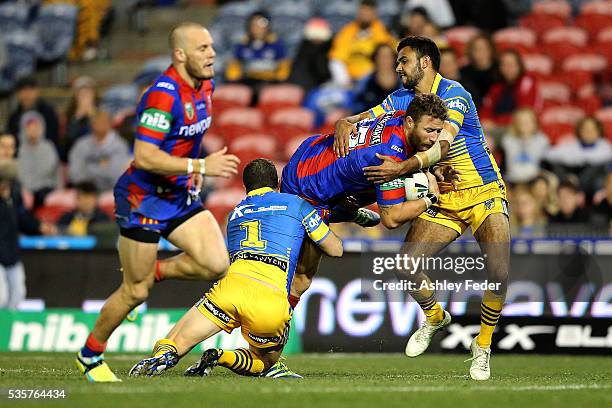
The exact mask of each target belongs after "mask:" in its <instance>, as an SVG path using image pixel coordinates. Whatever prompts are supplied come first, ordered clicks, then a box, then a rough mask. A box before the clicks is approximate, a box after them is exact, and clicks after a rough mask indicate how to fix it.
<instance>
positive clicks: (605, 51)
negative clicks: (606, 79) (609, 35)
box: [588, 41, 612, 71]
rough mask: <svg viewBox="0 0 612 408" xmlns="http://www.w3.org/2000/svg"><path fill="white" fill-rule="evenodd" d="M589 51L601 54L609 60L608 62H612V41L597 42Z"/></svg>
mask: <svg viewBox="0 0 612 408" xmlns="http://www.w3.org/2000/svg"><path fill="white" fill-rule="evenodd" d="M588 52H589V53H592V54H600V55H602V56H604V57H605V58H606V59H607V60H608V63H610V62H612V41H611V42H607V43H606V42H603V43H595V44H593V45H591V46H589V47H588ZM608 71H609V70H608Z"/></svg>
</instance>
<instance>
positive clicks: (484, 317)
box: [476, 290, 506, 348]
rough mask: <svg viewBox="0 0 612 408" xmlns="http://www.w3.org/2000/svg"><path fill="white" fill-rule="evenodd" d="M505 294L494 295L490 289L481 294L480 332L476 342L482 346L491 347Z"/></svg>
mask: <svg viewBox="0 0 612 408" xmlns="http://www.w3.org/2000/svg"><path fill="white" fill-rule="evenodd" d="M505 299H506V295H505V294H504V295H496V294H495V293H493V292H491V291H490V290H487V291H485V293H484V294H483V295H482V303H481V304H480V333H479V334H478V337H476V343H477V344H478V345H479V346H480V347H483V348H488V347H491V338H492V337H493V331H494V330H495V326H497V322H498V321H499V316H500V315H501V311H502V308H503V306H504V300H505Z"/></svg>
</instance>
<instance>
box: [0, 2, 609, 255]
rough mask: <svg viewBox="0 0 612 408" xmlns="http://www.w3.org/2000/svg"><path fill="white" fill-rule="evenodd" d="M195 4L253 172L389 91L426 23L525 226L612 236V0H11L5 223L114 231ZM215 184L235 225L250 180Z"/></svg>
mask: <svg viewBox="0 0 612 408" xmlns="http://www.w3.org/2000/svg"><path fill="white" fill-rule="evenodd" d="M182 20H195V21H198V22H200V23H203V24H205V25H207V26H208V27H209V28H210V31H211V33H212V35H213V38H214V40H215V49H216V52H217V61H216V91H215V94H214V99H213V106H214V113H213V125H212V127H211V129H210V130H209V131H208V133H207V134H206V136H205V138H204V144H205V148H206V149H207V150H208V151H209V152H212V151H216V150H218V149H219V148H221V147H223V146H224V145H227V146H229V149H230V152H231V153H233V154H236V155H238V156H239V157H240V158H241V160H242V165H241V168H240V170H242V168H243V167H244V165H245V164H246V163H247V162H248V161H250V160H251V159H253V158H256V157H261V156H264V157H269V158H271V159H274V160H275V162H276V163H277V164H278V168H279V170H280V169H282V166H283V165H284V163H286V161H287V160H288V158H289V157H290V156H291V154H292V153H293V152H294V151H295V149H296V147H297V146H298V145H299V143H300V142H301V141H302V140H303V139H304V138H305V137H307V136H309V135H312V134H316V133H320V132H321V133H323V132H327V133H329V132H333V129H334V123H335V121H336V120H337V119H338V118H340V117H343V116H346V115H347V114H350V113H357V112H362V111H364V110H366V109H368V108H370V107H372V106H375V105H377V104H378V103H380V102H381V101H382V100H383V99H384V98H385V97H386V96H387V95H388V94H389V93H391V92H392V91H394V90H395V89H397V88H398V87H399V86H400V83H399V81H398V77H397V75H396V73H395V58H396V54H395V46H396V44H397V41H398V39H401V38H402V37H403V36H406V35H424V36H428V37H430V38H432V39H433V40H434V41H435V42H436V43H437V44H438V46H439V47H440V49H441V51H442V60H441V68H440V71H441V74H442V75H443V76H445V77H447V78H450V79H454V80H457V81H459V82H460V83H461V84H463V86H464V87H465V88H466V89H467V90H468V91H469V92H470V93H471V94H472V97H473V99H474V101H475V103H476V105H477V107H478V110H479V114H480V119H481V123H482V125H483V128H484V130H485V134H486V137H487V143H488V145H489V148H490V149H491V151H492V152H493V154H494V156H495V158H496V160H497V162H498V164H499V166H500V168H501V169H502V173H503V175H504V177H505V180H506V182H507V184H508V192H509V200H510V208H511V228H512V233H513V236H514V237H515V238H521V237H523V238H529V237H577V236H585V237H598V236H611V235H612V146H611V144H610V143H611V141H612V68H611V67H612V64H611V63H612V1H604V0H594V1H589V0H571V1H568V0H565V1H564V0H542V1H537V0H377V1H375V0H325V1H323V0H299V1H297V0H257V1H231V2H227V1H214V0H208V1H207V0H200V1H171V0H167V1H161V0H157V1H156V0H127V1H114V2H113V1H110V0H70V1H69V0H48V1H47V0H8V1H6V0H5V1H0V134H1V135H0V214H1V217H0V220H1V221H0V235H5V236H7V234H9V232H10V231H17V230H18V231H20V232H21V233H24V234H45V235H55V234H66V235H75V236H83V235H91V234H94V235H96V234H102V235H103V234H115V231H114V230H113V227H112V218H113V196H112V191H111V190H112V186H113V184H114V182H115V181H116V179H117V178H118V177H119V176H120V174H121V173H122V172H123V171H124V169H125V168H126V166H127V164H128V163H129V161H130V160H131V156H130V155H131V146H132V143H133V139H134V131H135V113H134V112H135V107H136V104H137V102H138V98H139V96H140V95H141V93H142V92H143V90H145V89H146V88H147V86H149V85H150V84H151V82H152V81H153V80H154V79H155V78H156V77H157V76H158V75H159V74H160V73H161V72H162V71H163V70H164V69H165V68H166V67H167V66H168V65H169V63H170V60H169V56H168V54H169V53H168V52H167V49H166V35H167V33H168V31H169V29H170V27H171V26H172V25H173V24H175V23H176V22H178V21H182ZM204 194H205V199H206V206H207V207H208V208H209V209H210V210H211V211H212V212H213V214H214V215H215V216H216V217H217V219H218V220H219V221H220V222H221V223H222V224H224V223H225V218H226V215H227V213H228V211H230V210H231V209H232V208H233V206H234V205H235V204H236V203H237V202H238V201H240V200H241V199H242V198H243V196H244V191H243V190H242V187H241V180H240V178H235V179H232V180H218V181H210V180H209V181H208V183H207V189H206V191H205V192H204ZM9 214H11V216H10V217H9ZM337 230H338V232H339V234H341V235H342V236H343V237H345V238H346V237H358V238H362V237H365V238H386V237H391V236H401V235H402V233H403V232H402V230H399V231H393V233H391V232H389V231H386V230H384V229H383V228H382V227H381V228H380V229H378V228H374V229H368V230H364V229H361V228H353V227H352V226H349V225H340V226H337ZM7 231H8V232H7ZM391 234H393V235H391ZM2 252H4V251H0V257H10V250H9V251H8V255H7V254H2ZM0 261H1V262H0V263H3V264H10V259H0ZM7 262H9V263H7Z"/></svg>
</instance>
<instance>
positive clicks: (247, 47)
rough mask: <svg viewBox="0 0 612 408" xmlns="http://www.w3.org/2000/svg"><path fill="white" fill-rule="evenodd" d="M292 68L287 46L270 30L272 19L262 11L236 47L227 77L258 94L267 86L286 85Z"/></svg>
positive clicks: (248, 22)
mask: <svg viewBox="0 0 612 408" xmlns="http://www.w3.org/2000/svg"><path fill="white" fill-rule="evenodd" d="M290 66H291V62H290V61H289V59H288V58H287V50H286V48H285V44H284V43H283V41H282V40H281V39H279V38H278V36H277V35H276V34H275V33H273V32H272V31H271V30H270V18H269V17H268V15H267V14H265V13H263V12H261V11H258V12H255V13H253V14H252V15H251V16H250V17H249V18H248V20H247V34H246V35H245V37H244V38H243V39H242V41H241V42H240V43H239V44H237V45H236V46H235V47H234V54H233V57H232V58H231V59H230V61H229V62H228V66H227V69H226V71H225V77H226V79H227V80H228V81H236V82H242V83H244V84H247V85H249V86H251V87H253V89H254V90H255V91H256V92H257V91H258V90H259V88H260V87H261V86H262V85H264V84H266V83H271V82H278V81H285V80H286V79H287V77H288V76H289V69H290Z"/></svg>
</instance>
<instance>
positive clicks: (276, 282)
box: [227, 187, 330, 294]
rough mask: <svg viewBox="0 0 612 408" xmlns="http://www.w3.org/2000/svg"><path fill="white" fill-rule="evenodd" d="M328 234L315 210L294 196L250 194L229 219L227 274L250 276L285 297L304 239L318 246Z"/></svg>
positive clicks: (268, 190)
mask: <svg viewBox="0 0 612 408" xmlns="http://www.w3.org/2000/svg"><path fill="white" fill-rule="evenodd" d="M328 234H330V230H329V227H328V226H327V225H326V224H325V222H323V220H322V219H321V217H320V215H319V213H318V212H317V210H315V208H314V207H313V206H312V205H310V204H309V203H308V202H306V201H304V200H303V199H301V198H299V197H298V196H295V195H292V194H283V193H278V192H275V191H273V190H272V189H271V188H268V187H263V188H259V189H257V190H253V191H251V192H249V193H248V194H247V197H246V198H245V199H244V200H243V201H241V202H240V203H239V204H238V205H237V206H236V208H234V210H233V211H232V212H231V213H230V215H229V220H228V223H227V241H228V250H229V255H230V261H231V265H230V268H229V271H228V274H231V273H240V274H243V275H247V276H251V277H253V278H255V279H259V280H261V281H264V282H267V283H269V284H271V285H273V286H275V287H277V288H279V289H281V290H286V291H287V294H288V293H289V290H290V288H291V281H292V280H293V275H294V273H295V267H296V265H297V261H298V258H299V256H300V249H301V247H302V242H303V241H304V239H305V238H306V235H308V237H310V239H312V240H313V241H314V242H315V243H317V244H318V243H320V242H321V241H323V240H324V239H325V238H327V236H328Z"/></svg>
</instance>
